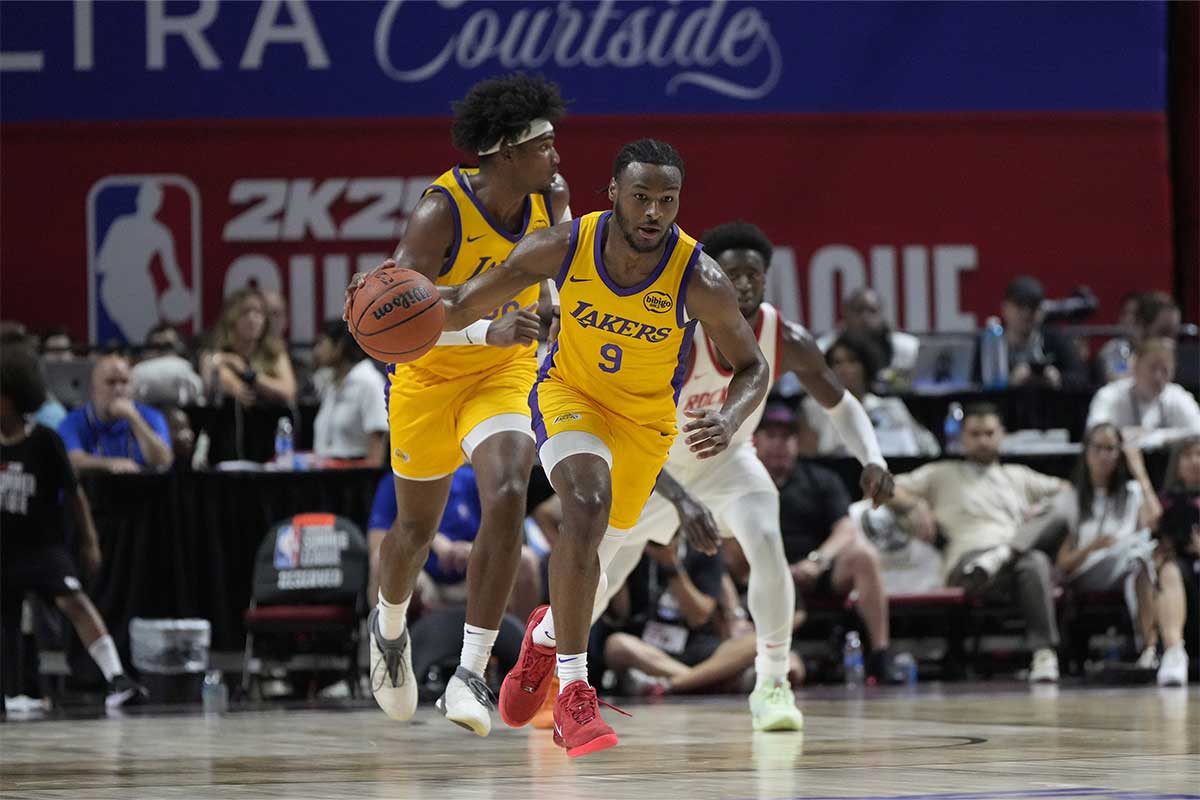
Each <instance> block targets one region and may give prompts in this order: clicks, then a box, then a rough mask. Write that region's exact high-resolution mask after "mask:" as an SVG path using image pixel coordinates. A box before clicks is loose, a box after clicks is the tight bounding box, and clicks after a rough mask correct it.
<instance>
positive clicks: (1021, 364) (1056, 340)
mask: <svg viewBox="0 0 1200 800" xmlns="http://www.w3.org/2000/svg"><path fill="white" fill-rule="evenodd" d="M1045 299H1046V293H1045V292H1044V291H1043V290H1042V284H1041V283H1040V282H1039V281H1038V280H1037V279H1036V278H1032V277H1030V276H1028V275H1021V276H1019V277H1017V278H1015V279H1014V280H1013V281H1012V283H1010V284H1009V285H1008V288H1007V289H1005V290H1004V302H1003V304H1001V306H1000V317H1001V319H1002V320H1003V321H1004V339H1005V343H1006V344H1007V346H1008V370H1009V372H1008V384H1009V386H1036V385H1039V384H1040V385H1042V386H1048V387H1050V388H1052V389H1062V388H1066V389H1074V388H1081V387H1084V386H1086V385H1087V383H1088V371H1087V365H1086V364H1085V363H1084V362H1083V361H1082V360H1081V359H1080V358H1079V354H1078V353H1077V352H1076V350H1075V347H1074V345H1072V343H1071V341H1070V340H1069V339H1068V338H1067V337H1065V336H1063V335H1062V334H1061V333H1060V332H1058V331H1057V330H1055V329H1054V328H1047V327H1045V325H1044V324H1043V323H1044V322H1045V313H1044V312H1043V310H1042V303H1043V301H1044V300H1045ZM981 344H982V342H981ZM982 351H983V348H982V346H980V347H977V348H976V349H975V366H974V369H973V370H972V380H974V381H975V382H977V383H978V382H980V381H981V380H982V376H983V373H982V365H981V359H980V354H981V353H982Z"/></svg>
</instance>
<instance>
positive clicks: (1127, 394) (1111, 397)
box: [1087, 337, 1200, 444]
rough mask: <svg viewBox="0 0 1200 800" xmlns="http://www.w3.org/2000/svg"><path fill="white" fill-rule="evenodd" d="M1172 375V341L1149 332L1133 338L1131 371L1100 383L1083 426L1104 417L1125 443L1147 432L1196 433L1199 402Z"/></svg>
mask: <svg viewBox="0 0 1200 800" xmlns="http://www.w3.org/2000/svg"><path fill="white" fill-rule="evenodd" d="M1174 378H1175V340H1174V339H1167V338H1165V337H1151V338H1147V339H1143V340H1142V341H1140V342H1139V343H1138V346H1137V352H1136V354H1135V355H1134V359H1133V374H1132V375H1131V376H1129V377H1128V378H1121V379H1120V380H1116V381H1113V382H1112V383H1109V384H1107V385H1105V386H1102V387H1100V390H1099V391H1098V392H1096V396H1095V397H1093V398H1092V404H1091V407H1090V408H1089V409H1088V419H1087V427H1088V428H1092V427H1094V426H1096V425H1099V424H1100V423H1101V422H1110V423H1112V424H1113V425H1116V426H1117V427H1118V428H1120V429H1121V431H1122V433H1123V434H1124V436H1125V438H1126V439H1127V440H1129V442H1130V444H1138V439H1139V438H1141V437H1142V436H1143V435H1145V434H1148V433H1150V432H1151V431H1158V432H1159V433H1158V434H1157V436H1156V437H1155V438H1158V437H1161V440H1160V443H1161V442H1165V441H1172V440H1174V439H1178V438H1181V437H1184V436H1188V435H1193V434H1196V433H1200V405H1197V403H1196V398H1194V397H1192V394H1191V392H1189V391H1188V390H1187V389H1184V388H1183V387H1182V386H1180V385H1179V384H1177V383H1172V381H1173V380H1174Z"/></svg>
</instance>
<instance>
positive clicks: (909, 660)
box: [892, 653, 917, 686]
mask: <svg viewBox="0 0 1200 800" xmlns="http://www.w3.org/2000/svg"><path fill="white" fill-rule="evenodd" d="M892 680H894V681H895V682H896V683H902V684H904V685H906V686H916V685H917V660H916V659H915V658H913V655H912V653H900V654H899V655H897V656H896V657H895V658H894V659H892Z"/></svg>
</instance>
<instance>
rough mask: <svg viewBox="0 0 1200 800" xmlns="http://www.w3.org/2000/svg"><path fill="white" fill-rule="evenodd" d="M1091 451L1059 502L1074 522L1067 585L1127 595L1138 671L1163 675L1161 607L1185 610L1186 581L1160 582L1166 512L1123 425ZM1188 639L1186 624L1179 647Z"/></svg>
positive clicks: (1095, 431) (1062, 553)
mask: <svg viewBox="0 0 1200 800" xmlns="http://www.w3.org/2000/svg"><path fill="white" fill-rule="evenodd" d="M1083 446H1084V451H1083V456H1082V457H1081V458H1080V460H1079V463H1078V465H1077V466H1076V468H1075V475H1074V477H1073V479H1072V487H1071V489H1070V490H1069V491H1067V492H1064V493H1063V494H1062V496H1061V497H1060V498H1059V500H1060V502H1063V503H1064V504H1065V505H1067V506H1068V507H1069V510H1070V512H1071V516H1072V518H1073V520H1074V524H1073V525H1072V526H1071V532H1070V533H1069V534H1068V536H1067V540H1066V541H1065V542H1063V545H1062V547H1061V548H1060V549H1059V552H1058V568H1059V570H1060V571H1061V572H1062V573H1063V575H1064V576H1065V580H1066V582H1067V583H1069V584H1070V585H1072V586H1075V587H1077V588H1079V589H1082V590H1083V591H1086V592H1112V591H1120V592H1123V593H1124V595H1125V602H1126V605H1127V607H1128V608H1129V616H1130V618H1131V619H1133V620H1134V623H1135V625H1136V631H1137V634H1138V639H1139V641H1140V642H1141V646H1142V653H1141V655H1140V656H1139V658H1138V661H1137V663H1138V666H1139V667H1141V668H1142V669H1155V668H1157V667H1159V661H1158V632H1159V628H1160V625H1159V622H1158V612H1159V609H1160V608H1166V609H1175V608H1181V607H1182V606H1183V604H1184V602H1185V599H1184V595H1183V586H1182V585H1181V584H1180V583H1179V582H1178V581H1170V580H1168V581H1161V580H1160V569H1161V568H1162V567H1163V566H1165V563H1166V562H1164V561H1163V559H1162V558H1160V557H1156V553H1155V550H1156V546H1155V545H1156V542H1155V541H1154V540H1153V539H1152V538H1151V536H1150V530H1151V529H1152V528H1154V527H1155V526H1156V525H1157V524H1158V520H1159V517H1160V516H1161V515H1162V506H1161V505H1159V502H1158V497H1157V495H1156V493H1155V491H1154V486H1153V485H1151V483H1150V476H1149V475H1147V474H1146V465H1145V462H1144V461H1143V460H1142V451H1141V450H1140V449H1138V448H1136V447H1126V446H1125V444H1124V441H1123V440H1122V439H1121V432H1120V431H1118V430H1117V428H1116V427H1115V426H1113V425H1111V424H1109V423H1101V424H1099V425H1097V426H1096V427H1095V428H1092V429H1090V430H1089V431H1088V432H1087V434H1086V435H1085V436H1084V439H1083ZM1156 585H1157V586H1158V592H1157V593H1156V592H1155V586H1156ZM1156 595H1157V596H1156ZM1168 621H1170V620H1168ZM1180 622H1181V623H1182V619H1181V620H1180ZM1181 633H1182V625H1180V630H1179V631H1178V632H1177V633H1176V635H1175V636H1172V637H1171V638H1172V640H1173V641H1172V643H1173V644H1174V643H1177V642H1178V635H1179V634H1181ZM1169 667H1170V665H1168V670H1167V673H1169V672H1170V669H1169ZM1164 677H1166V673H1165V674H1164Z"/></svg>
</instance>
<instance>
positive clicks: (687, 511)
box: [675, 494, 721, 556]
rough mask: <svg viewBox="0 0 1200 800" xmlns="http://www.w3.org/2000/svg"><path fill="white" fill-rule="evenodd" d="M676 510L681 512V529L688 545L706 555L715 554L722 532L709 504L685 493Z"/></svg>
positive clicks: (676, 505)
mask: <svg viewBox="0 0 1200 800" xmlns="http://www.w3.org/2000/svg"><path fill="white" fill-rule="evenodd" d="M675 510H676V511H677V512H679V530H680V531H682V532H683V538H684V540H685V541H686V542H687V543H688V546H689V547H691V548H692V549H693V550H698V551H700V552H701V553H703V554H704V555H706V556H711V555H715V554H716V552H717V548H718V547H719V546H720V544H721V534H720V532H719V531H718V530H717V521H716V520H715V519H713V515H712V512H711V511H709V510H708V506H706V505H704V504H703V503H701V502H699V501H698V500H696V499H695V498H694V497H692V496H691V495H690V494H685V495H684V496H683V497H682V498H681V499H680V501H679V502H678V503H676V504H675Z"/></svg>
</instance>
